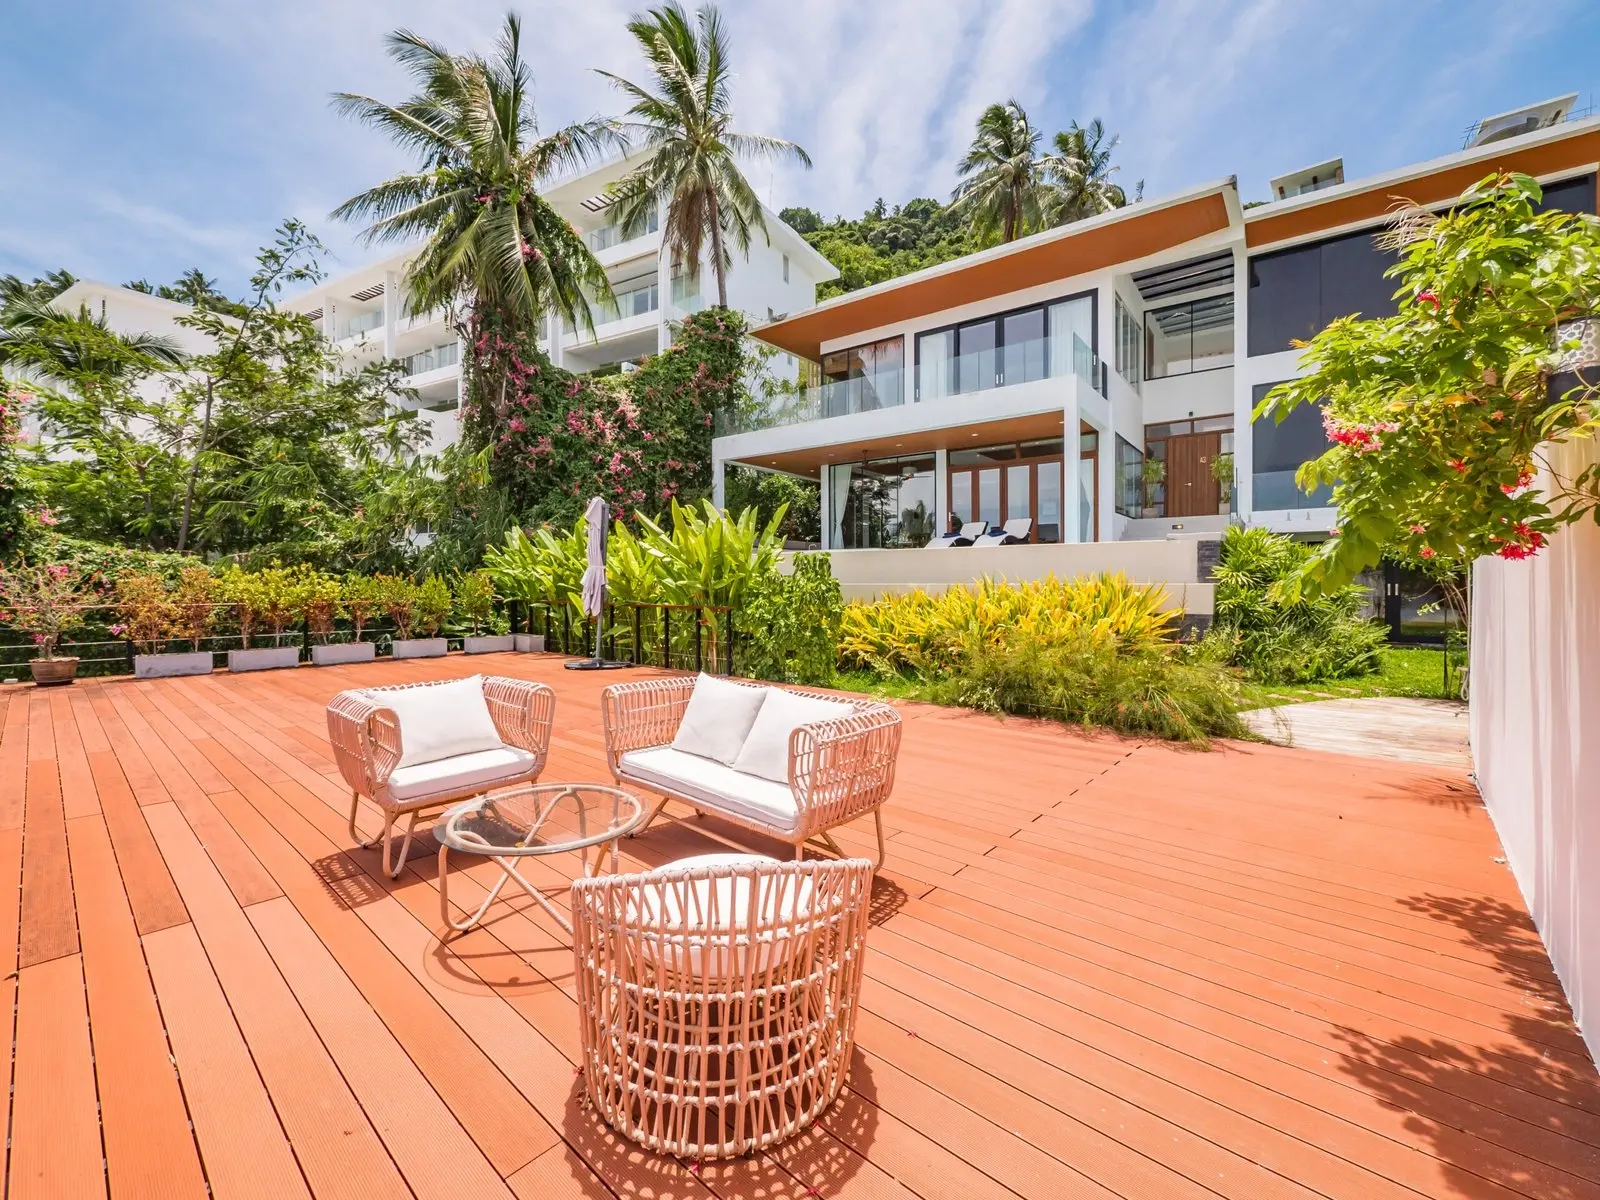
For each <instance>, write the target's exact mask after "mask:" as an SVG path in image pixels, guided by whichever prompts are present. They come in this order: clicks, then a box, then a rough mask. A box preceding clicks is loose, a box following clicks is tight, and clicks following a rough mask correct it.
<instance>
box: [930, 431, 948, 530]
mask: <svg viewBox="0 0 1600 1200" xmlns="http://www.w3.org/2000/svg"><path fill="white" fill-rule="evenodd" d="M949 528H950V451H948V450H935V451H934V452H933V536H934V537H943V536H944V534H945V530H947V529H949Z"/></svg>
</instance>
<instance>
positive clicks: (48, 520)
mask: <svg viewBox="0 0 1600 1200" xmlns="http://www.w3.org/2000/svg"><path fill="white" fill-rule="evenodd" d="M34 515H35V516H36V517H37V518H38V519H39V524H41V525H59V524H61V518H60V517H58V516H56V515H55V513H53V512H51V511H50V510H49V509H48V508H41V509H40V510H39V511H38V512H37V513H35V514H34Z"/></svg>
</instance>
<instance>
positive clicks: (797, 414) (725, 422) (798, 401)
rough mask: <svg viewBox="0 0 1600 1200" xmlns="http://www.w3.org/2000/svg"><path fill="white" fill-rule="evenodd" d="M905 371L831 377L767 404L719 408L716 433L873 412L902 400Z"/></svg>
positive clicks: (785, 394)
mask: <svg viewBox="0 0 1600 1200" xmlns="http://www.w3.org/2000/svg"><path fill="white" fill-rule="evenodd" d="M905 394H906V388H905V372H904V371H879V372H878V373H877V374H876V375H872V376H862V377H859V378H856V379H834V380H829V381H828V382H826V383H821V384H815V385H813V386H810V387H803V388H800V389H798V390H796V391H791V392H787V393H780V394H778V395H776V396H772V397H769V399H768V401H767V403H766V405H765V406H764V407H761V408H759V409H752V410H750V411H746V412H742V413H731V412H719V413H718V414H717V422H716V425H717V427H716V433H717V435H718V436H719V437H720V436H722V435H724V434H729V433H754V432H756V431H757V430H761V429H777V428H780V427H781V426H784V425H800V424H803V423H804V422H807V421H822V420H826V419H827V418H829V417H843V416H848V415H850V414H851V413H863V412H875V411H877V410H878V409H883V408H894V407H896V406H898V405H902V404H904V403H905Z"/></svg>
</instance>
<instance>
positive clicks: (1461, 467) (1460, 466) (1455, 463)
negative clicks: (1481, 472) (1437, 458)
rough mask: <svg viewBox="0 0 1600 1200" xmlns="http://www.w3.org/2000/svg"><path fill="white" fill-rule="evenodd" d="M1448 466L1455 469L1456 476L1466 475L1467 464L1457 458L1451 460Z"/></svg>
mask: <svg viewBox="0 0 1600 1200" xmlns="http://www.w3.org/2000/svg"><path fill="white" fill-rule="evenodd" d="M1450 465H1451V466H1452V467H1454V468H1455V471H1456V474H1457V475H1465V474H1466V473H1467V464H1466V463H1465V462H1463V461H1462V460H1461V459H1459V458H1452V459H1451V460H1450Z"/></svg>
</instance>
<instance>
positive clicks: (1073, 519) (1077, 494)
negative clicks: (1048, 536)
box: [1061, 375, 1083, 542]
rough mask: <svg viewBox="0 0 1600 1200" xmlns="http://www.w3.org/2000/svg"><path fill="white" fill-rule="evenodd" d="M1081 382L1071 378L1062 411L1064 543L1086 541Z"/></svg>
mask: <svg viewBox="0 0 1600 1200" xmlns="http://www.w3.org/2000/svg"><path fill="white" fill-rule="evenodd" d="M1078 387H1079V383H1078V379H1077V376H1075V375H1069V376H1067V404H1066V407H1065V408H1063V409H1062V410H1061V540H1062V541H1063V542H1081V541H1082V540H1083V528H1082V526H1083V513H1082V509H1083V505H1082V503H1081V499H1082V491H1083V460H1082V459H1080V458H1079V457H1078V454H1079V450H1078V427H1079V418H1078Z"/></svg>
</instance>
